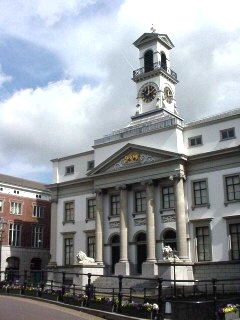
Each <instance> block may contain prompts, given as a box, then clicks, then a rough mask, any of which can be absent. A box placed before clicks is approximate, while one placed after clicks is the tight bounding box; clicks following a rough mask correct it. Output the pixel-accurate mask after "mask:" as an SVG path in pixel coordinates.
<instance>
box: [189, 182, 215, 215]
mask: <svg viewBox="0 0 240 320" xmlns="http://www.w3.org/2000/svg"><path fill="white" fill-rule="evenodd" d="M201 182H205V184H206V188H205V189H202V188H201V189H199V190H200V193H201V195H200V197H199V198H200V199H201V203H200V204H198V203H196V194H195V191H199V190H196V189H195V188H194V186H195V184H197V183H201ZM203 190H206V202H205V203H202V198H203V195H202V191H203ZM191 191H192V210H194V209H195V208H201V207H207V208H208V209H209V208H210V203H209V188H208V179H207V178H203V179H197V180H192V181H191Z"/></svg>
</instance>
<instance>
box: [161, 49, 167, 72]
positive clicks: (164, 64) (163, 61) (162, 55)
mask: <svg viewBox="0 0 240 320" xmlns="http://www.w3.org/2000/svg"><path fill="white" fill-rule="evenodd" d="M161 67H162V68H163V69H167V58H166V55H165V53H164V52H161Z"/></svg>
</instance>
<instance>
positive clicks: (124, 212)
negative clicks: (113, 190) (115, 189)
mask: <svg viewBox="0 0 240 320" xmlns="http://www.w3.org/2000/svg"><path fill="white" fill-rule="evenodd" d="M119 190H120V260H119V262H118V263H116V265H115V273H116V274H118V275H119V274H121V275H129V272H130V271H129V261H128V206H127V204H128V201H127V196H128V193H127V188H126V186H122V187H120V188H119Z"/></svg>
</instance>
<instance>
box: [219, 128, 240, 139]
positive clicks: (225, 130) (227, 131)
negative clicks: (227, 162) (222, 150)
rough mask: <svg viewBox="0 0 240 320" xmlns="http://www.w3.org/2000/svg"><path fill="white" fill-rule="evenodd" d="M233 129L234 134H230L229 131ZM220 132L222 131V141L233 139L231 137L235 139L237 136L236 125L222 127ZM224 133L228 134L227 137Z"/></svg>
mask: <svg viewBox="0 0 240 320" xmlns="http://www.w3.org/2000/svg"><path fill="white" fill-rule="evenodd" d="M231 131H233V136H229V132H231ZM219 132H220V141H226V140H231V139H235V138H236V132H235V127H232V128H227V129H222V130H220V131H219ZM224 133H226V134H227V137H223V134H224Z"/></svg>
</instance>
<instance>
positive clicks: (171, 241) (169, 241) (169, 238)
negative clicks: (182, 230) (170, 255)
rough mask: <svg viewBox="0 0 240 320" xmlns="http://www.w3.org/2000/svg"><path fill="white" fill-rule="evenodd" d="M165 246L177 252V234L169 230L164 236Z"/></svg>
mask: <svg viewBox="0 0 240 320" xmlns="http://www.w3.org/2000/svg"><path fill="white" fill-rule="evenodd" d="M163 244H164V246H169V247H171V248H172V250H174V251H176V250H177V239H176V232H175V231H174V230H167V231H165V232H164V235H163Z"/></svg>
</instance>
